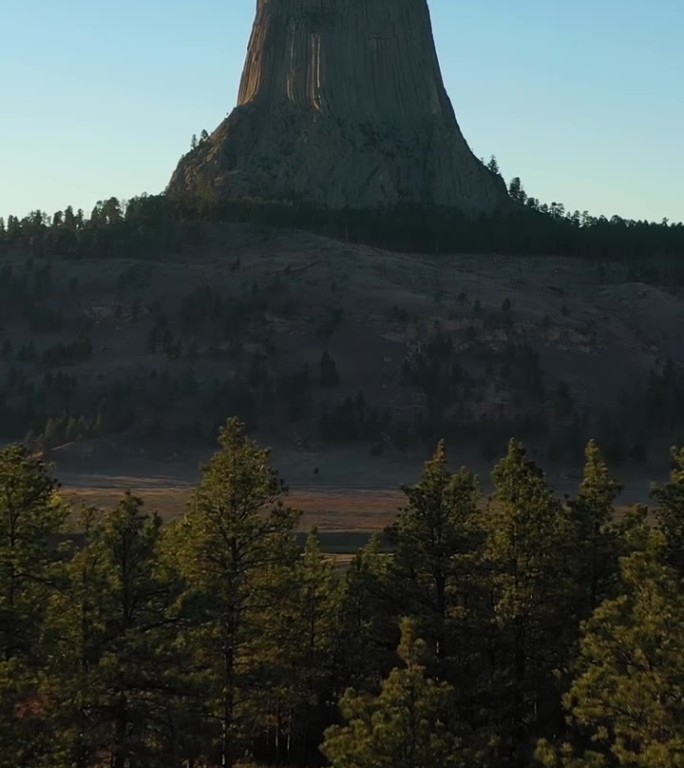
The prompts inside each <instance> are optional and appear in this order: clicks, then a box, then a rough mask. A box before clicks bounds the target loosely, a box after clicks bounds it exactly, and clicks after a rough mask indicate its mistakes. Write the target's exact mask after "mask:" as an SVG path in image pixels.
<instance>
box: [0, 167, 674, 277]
mask: <svg viewBox="0 0 684 768" xmlns="http://www.w3.org/2000/svg"><path fill="white" fill-rule="evenodd" d="M489 167H490V170H492V171H493V172H494V173H498V166H497V165H496V161H495V159H494V158H492V161H490V164H489ZM508 191H509V196H510V197H511V199H512V201H513V203H514V204H513V206H512V207H511V209H510V210H509V211H508V212H506V213H501V214H496V215H489V216H484V215H483V216H479V217H474V218H472V217H467V216H465V215H463V214H462V213H461V212H459V211H458V210H451V209H442V208H437V207H435V206H431V205H428V204H426V205H425V206H414V205H412V206H403V205H400V206H398V207H397V208H394V209H391V210H351V209H345V210H343V211H332V210H322V209H315V208H312V207H311V206H308V205H306V204H303V203H301V202H297V201H278V200H260V199H240V200H230V199H227V200H225V199H219V198H218V197H217V196H216V194H215V193H214V192H213V190H212V189H211V188H209V187H207V189H206V191H205V192H204V193H202V194H199V195H198V196H195V197H193V198H173V197H169V196H167V195H141V196H139V197H134V198H132V199H131V200H129V201H127V202H122V201H120V200H118V199H117V198H115V197H112V198H109V199H108V200H104V201H101V202H98V204H97V205H96V206H95V207H94V209H93V210H92V212H91V213H90V215H88V214H87V213H85V212H84V211H83V210H81V209H79V210H77V211H74V210H73V208H71V207H68V208H66V209H65V210H64V211H57V212H55V213H54V214H53V215H52V216H50V215H49V214H47V213H46V212H44V211H40V210H37V211H33V212H31V213H30V214H29V215H27V216H25V217H23V218H19V217H17V216H9V217H8V219H7V221H5V220H3V219H1V218H0V253H2V251H3V250H4V251H10V250H13V249H16V248H18V247H21V248H24V249H28V250H29V251H30V252H31V253H33V254H36V255H56V256H62V257H65V258H97V257H100V258H102V257H138V258H158V257H159V256H160V255H163V254H165V255H167V256H168V255H169V254H172V253H173V252H177V251H185V250H192V249H193V248H196V247H197V246H198V245H200V244H201V243H202V242H203V240H204V230H203V224H205V223H206V222H232V223H236V222H239V223H245V222H250V223H253V224H256V225H260V226H266V227H297V228H301V229H307V230H312V231H316V232H319V233H321V234H324V235H327V236H330V237H335V238H339V239H344V240H348V241H355V242H364V243H369V244H373V245H377V246H380V247H383V248H388V249H393V250H399V251H407V252H421V251H423V252H430V253H454V252H464V253H498V254H506V255H558V256H574V257H579V258H583V259H589V260H592V261H594V262H597V263H599V264H600V263H601V262H603V261H630V262H632V263H634V264H635V276H636V277H638V279H641V280H646V281H656V282H658V281H663V282H668V283H676V284H682V282H684V267H683V266H682V260H681V254H682V252H684V223H682V222H679V223H672V222H669V221H668V220H667V219H663V220H662V221H661V222H651V221H646V220H633V219H625V218H622V217H620V216H617V215H615V216H612V217H610V218H608V217H606V216H593V215H591V214H589V213H588V212H587V211H582V212H581V211H567V210H566V209H565V206H564V205H563V204H561V203H556V202H553V203H551V204H547V203H542V202H540V201H539V200H538V199H537V198H535V197H532V196H530V195H528V194H527V193H526V192H525V190H524V187H523V184H522V182H521V180H520V178H519V177H515V178H513V179H512V180H511V182H510V184H509V186H508ZM654 260H655V263H654Z"/></svg>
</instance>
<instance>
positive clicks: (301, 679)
mask: <svg viewBox="0 0 684 768" xmlns="http://www.w3.org/2000/svg"><path fill="white" fill-rule="evenodd" d="M340 597H341V587H340V579H339V578H338V575H337V574H336V573H335V569H334V565H333V562H332V560H331V559H330V557H329V556H326V555H324V554H322V552H321V550H320V544H319V541H318V533H317V531H316V530H313V531H311V532H310V534H309V536H308V538H307V542H306V547H305V549H304V551H303V552H302V554H301V557H300V558H299V560H298V562H297V564H296V567H295V569H294V570H293V572H292V581H291V586H290V588H288V590H287V592H286V594H285V595H284V599H283V600H282V602H281V603H280V605H279V607H278V610H277V611H275V612H273V613H272V614H271V615H269V616H268V617H266V621H265V622H264V625H263V631H262V634H261V637H262V644H261V648H260V653H261V654H262V655H263V656H264V657H265V658H271V659H272V663H273V672H274V677H275V678H276V679H277V681H278V684H277V685H276V686H273V687H272V688H271V690H269V691H267V693H266V698H265V699H264V701H262V702H259V703H258V704H257V706H258V709H259V713H258V714H259V716H260V718H261V720H262V722H266V721H269V722H268V726H269V728H268V741H269V742H270V743H271V744H272V746H273V754H274V757H275V759H276V760H285V761H286V762H288V761H292V760H293V759H299V760H300V761H302V762H304V763H306V764H308V762H309V760H315V759H316V758H317V746H318V745H319V744H320V740H321V737H322V735H323V730H324V729H325V727H327V726H328V725H330V723H331V722H333V720H334V715H335V706H334V702H335V701H336V700H337V698H338V695H339V693H340V691H339V690H338V688H337V681H338V668H339V664H340V660H339V651H340V649H339V647H338V644H337V641H338V636H339V608H340Z"/></svg>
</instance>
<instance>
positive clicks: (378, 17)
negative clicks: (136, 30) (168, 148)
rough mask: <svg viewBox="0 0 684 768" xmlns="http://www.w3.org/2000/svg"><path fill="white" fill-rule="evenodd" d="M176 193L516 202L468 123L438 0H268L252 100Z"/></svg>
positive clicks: (473, 209)
mask: <svg viewBox="0 0 684 768" xmlns="http://www.w3.org/2000/svg"><path fill="white" fill-rule="evenodd" d="M167 193H168V194H169V195H171V196H178V197H184V196H193V195H202V194H204V195H206V194H211V195H212V196H215V197H217V198H218V199H241V198H259V199H263V200H289V201H299V202H302V203H306V204H308V205H311V206H313V207H321V208H328V209H333V210H339V209H344V208H352V209H389V208H393V207H396V206H398V205H418V206H421V207H445V208H456V209H460V210H461V211H463V212H465V213H467V214H478V213H488V212H492V211H496V210H499V209H502V208H505V207H506V206H508V205H509V198H508V196H507V194H506V190H505V187H504V185H503V182H502V181H501V179H500V178H499V177H498V176H496V175H494V174H492V173H491V172H490V171H489V170H488V169H487V168H485V167H484V166H483V165H482V163H481V162H480V161H479V160H478V159H477V158H476V157H475V156H474V155H473V153H472V152H471V150H470V148H469V147H468V144H467V143H466V141H465V139H464V138H463V135H462V133H461V131H460V128H459V126H458V123H457V121H456V116H455V114H454V110H453V108H452V106H451V102H450V101H449V97H448V96H447V93H446V91H445V89H444V84H443V81H442V76H441V72H440V68H439V62H438V60H437V53H436V51H435V45H434V40H433V36H432V27H431V22H430V13H429V10H428V6H427V0H258V3H257V14H256V20H255V22H254V27H253V30H252V35H251V39H250V42H249V49H248V52H247V60H246V62H245V68H244V72H243V74H242V81H241V84H240V92H239V97H238V106H237V107H236V109H234V110H233V112H232V113H231V114H230V115H229V116H228V117H227V118H226V120H224V121H223V123H222V124H221V125H220V126H219V127H218V128H217V129H216V130H215V131H214V132H213V133H212V134H211V136H210V137H209V139H208V140H207V141H205V142H202V143H201V144H200V145H199V146H198V147H197V148H196V149H194V150H193V151H191V152H190V153H189V154H187V155H185V156H184V157H183V158H182V159H181V161H180V163H179V165H178V168H177V169H176V171H175V173H174V175H173V177H172V179H171V182H170V184H169V187H168V189H167Z"/></svg>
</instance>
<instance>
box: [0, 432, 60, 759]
mask: <svg viewBox="0 0 684 768" xmlns="http://www.w3.org/2000/svg"><path fill="white" fill-rule="evenodd" d="M67 512H68V510H67V506H66V505H65V504H64V503H63V502H62V500H61V499H60V498H59V496H58V495H57V494H56V483H55V481H54V480H53V479H52V477H50V475H49V473H48V470H47V468H46V466H45V465H44V464H43V463H42V462H41V461H40V460H39V459H37V458H35V457H33V456H31V454H30V453H29V451H28V449H26V448H24V447H23V446H18V445H11V446H9V447H7V448H3V449H2V450H0V755H2V758H3V761H5V762H6V763H7V765H17V766H18V765H24V764H27V765H28V764H29V761H30V760H33V759H34V757H35V756H36V755H37V754H40V752H41V750H42V749H43V747H42V746H41V745H42V744H43V742H44V740H45V737H46V735H47V732H46V729H45V725H44V710H45V702H44V701H43V699H42V697H41V693H40V689H41V685H42V683H43V680H44V677H45V673H44V668H45V664H46V661H47V657H48V648H47V646H46V643H45V642H43V638H44V631H45V608H46V604H47V601H48V599H49V597H50V595H51V594H52V593H53V591H54V589H55V586H56V580H57V552H56V547H55V537H56V535H57V533H58V532H59V530H60V528H61V526H62V524H63V522H64V520H65V519H66V516H67Z"/></svg>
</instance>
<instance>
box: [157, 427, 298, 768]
mask: <svg viewBox="0 0 684 768" xmlns="http://www.w3.org/2000/svg"><path fill="white" fill-rule="evenodd" d="M219 443H220V446H221V448H220V450H219V451H218V452H217V453H216V454H215V455H214V457H213V458H212V459H211V460H210V461H209V463H208V464H207V465H206V466H205V467H204V469H203V472H202V479H201V481H200V484H199V486H198V488H197V490H196V491H195V494H194V496H193V499H192V502H191V505H190V509H189V510H188V512H187V514H186V516H185V517H184V519H183V520H182V521H181V522H180V523H179V524H178V525H177V526H176V527H175V530H174V531H173V533H172V536H173V548H174V550H175V556H176V560H177V564H178V568H179V570H180V572H181V574H182V575H183V576H184V578H185V580H186V582H187V585H188V591H187V594H186V603H187V605H188V606H190V607H191V608H192V612H193V623H194V626H193V628H192V631H191V632H189V633H188V637H189V639H190V641H191V642H192V644H193V652H194V655H195V659H194V664H195V666H196V667H197V668H198V669H202V670H204V672H203V676H204V678H205V681H206V694H205V697H204V698H205V701H204V704H205V711H206V713H207V721H206V724H207V728H208V730H207V734H206V737H207V739H209V738H211V736H212V733H213V735H214V736H215V743H216V749H215V751H213V752H212V753H211V754H210V755H209V757H210V758H211V759H216V760H217V761H218V764H220V765H221V766H223V767H224V768H225V766H232V765H234V764H235V762H236V761H237V759H238V758H240V757H242V755H243V754H244V753H245V751H246V750H248V749H249V747H250V745H251V744H252V743H253V741H254V738H255V736H256V735H258V734H259V733H260V732H261V723H260V722H259V715H260V713H258V709H257V708H256V707H255V705H254V701H255V699H259V698H260V697H263V696H264V695H265V694H264V690H263V689H266V691H268V690H269V689H270V688H271V686H272V685H273V684H274V683H273V682H272V681H270V680H269V678H268V675H266V674H265V667H267V666H269V665H270V664H271V663H272V659H271V658H263V655H260V651H262V650H263V638H262V632H263V627H264V625H265V623H267V617H268V616H269V615H270V614H271V612H273V611H277V610H278V609H279V605H280V603H281V602H282V601H283V600H284V599H285V596H284V593H285V592H286V589H287V587H288V586H289V585H290V583H291V573H292V568H293V566H294V562H295V560H296V548H295V542H294V536H293V529H294V525H295V523H296V521H297V517H298V515H297V513H296V512H295V511H294V510H292V509H290V508H288V507H286V506H285V505H284V499H285V496H286V492H287V491H286V488H285V485H284V483H283V482H282V480H281V479H280V477H279V475H278V473H277V471H276V470H275V469H273V468H272V467H271V466H270V463H269V461H270V451H268V450H267V449H263V448H260V447H259V446H257V445H256V443H254V442H253V441H252V440H250V439H249V438H248V437H247V436H246V434H245V428H244V425H243V424H242V423H241V422H240V421H239V420H237V419H231V420H229V421H228V423H227V424H226V426H225V427H224V428H222V429H221V431H220V435H219ZM268 647H269V649H270V648H272V643H269V644H268ZM260 689H261V690H260ZM213 724H217V725H218V732H214V731H213Z"/></svg>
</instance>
